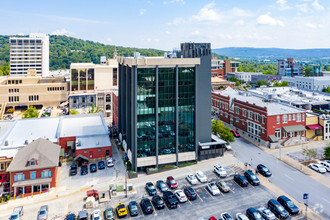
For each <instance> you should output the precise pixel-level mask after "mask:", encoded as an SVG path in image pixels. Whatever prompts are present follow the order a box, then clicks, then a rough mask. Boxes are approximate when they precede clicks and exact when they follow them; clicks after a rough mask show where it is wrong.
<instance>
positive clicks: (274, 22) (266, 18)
mask: <svg viewBox="0 0 330 220" xmlns="http://www.w3.org/2000/svg"><path fill="white" fill-rule="evenodd" d="M257 24H261V25H270V26H282V27H283V26H284V23H283V22H282V21H281V20H278V19H275V18H273V17H271V16H270V12H268V13H267V14H263V15H260V16H259V17H258V18H257Z"/></svg>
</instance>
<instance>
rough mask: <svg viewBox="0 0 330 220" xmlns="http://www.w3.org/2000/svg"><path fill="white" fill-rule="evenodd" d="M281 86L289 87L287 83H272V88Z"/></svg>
mask: <svg viewBox="0 0 330 220" xmlns="http://www.w3.org/2000/svg"><path fill="white" fill-rule="evenodd" d="M282 86H289V83H288V82H287V81H282V82H277V81H276V82H274V84H273V87H282Z"/></svg>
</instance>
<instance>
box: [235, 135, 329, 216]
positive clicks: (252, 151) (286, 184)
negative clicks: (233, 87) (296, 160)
mask: <svg viewBox="0 0 330 220" xmlns="http://www.w3.org/2000/svg"><path fill="white" fill-rule="evenodd" d="M231 146H232V149H233V151H234V155H235V157H236V158H237V159H239V160H240V161H241V162H243V163H245V162H247V163H249V164H252V167H253V168H254V169H255V168H256V167H257V165H258V164H259V163H262V164H264V165H266V166H267V167H268V168H269V169H270V170H271V171H272V173H273V175H272V177H270V178H269V180H270V181H271V182H272V183H274V184H275V185H277V186H278V187H280V188H281V189H282V190H284V191H285V192H286V193H287V194H289V195H290V196H292V197H293V198H295V199H296V200H298V201H300V202H302V203H304V200H303V194H304V193H309V200H308V204H309V207H310V208H311V209H313V210H314V211H315V212H316V213H317V214H319V215H320V216H322V217H323V218H324V219H330V209H329V207H330V188H329V187H330V186H329V187H326V186H324V185H323V184H321V183H319V182H317V181H316V180H314V179H312V178H310V177H309V176H306V175H305V174H303V173H301V172H300V171H298V170H296V169H294V168H293V167H291V166H289V165H287V164H286V163H284V162H282V161H280V160H278V159H277V158H275V157H274V156H272V155H270V154H267V153H266V152H264V151H262V150H261V149H259V148H258V147H256V146H254V145H253V144H251V143H249V142H248V141H246V140H245V139H243V138H236V141H235V142H234V143H231Z"/></svg>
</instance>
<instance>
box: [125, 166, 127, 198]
mask: <svg viewBox="0 0 330 220" xmlns="http://www.w3.org/2000/svg"><path fill="white" fill-rule="evenodd" d="M125 198H127V161H126V162H125Z"/></svg>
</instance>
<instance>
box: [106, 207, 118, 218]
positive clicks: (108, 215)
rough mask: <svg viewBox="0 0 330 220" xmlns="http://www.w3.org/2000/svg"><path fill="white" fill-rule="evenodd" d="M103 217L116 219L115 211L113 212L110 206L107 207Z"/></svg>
mask: <svg viewBox="0 0 330 220" xmlns="http://www.w3.org/2000/svg"><path fill="white" fill-rule="evenodd" d="M104 219H105V220H114V219H116V217H115V213H114V210H113V208H112V207H109V208H107V209H106V210H105V211H104Z"/></svg>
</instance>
